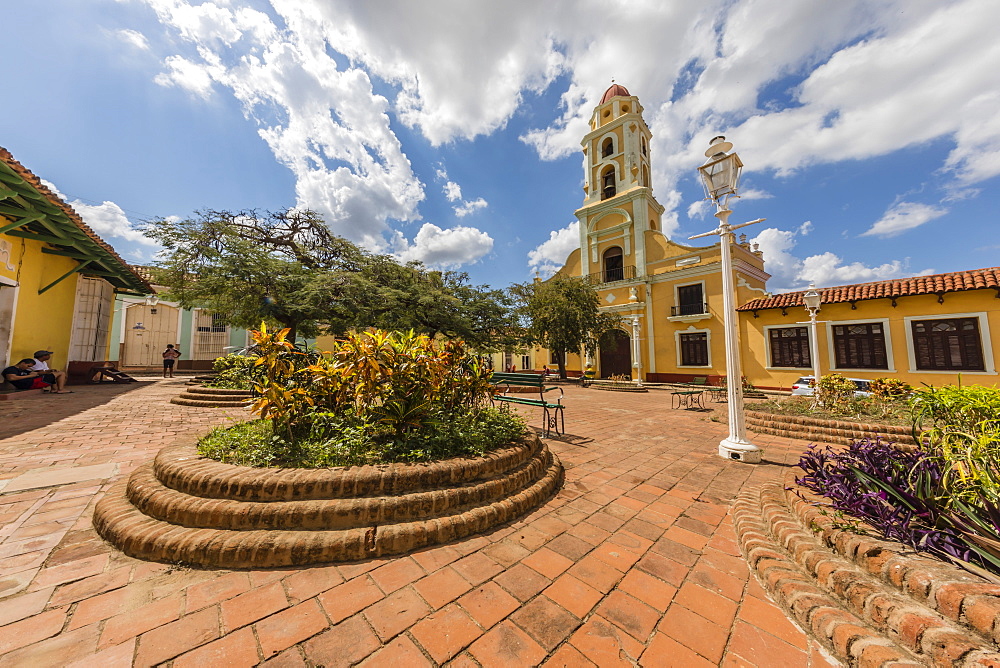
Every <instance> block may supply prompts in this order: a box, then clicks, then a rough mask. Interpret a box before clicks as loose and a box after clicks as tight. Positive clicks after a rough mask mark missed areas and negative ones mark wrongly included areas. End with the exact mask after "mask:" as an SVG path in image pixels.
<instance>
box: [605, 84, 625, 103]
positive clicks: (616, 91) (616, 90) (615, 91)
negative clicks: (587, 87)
mask: <svg viewBox="0 0 1000 668" xmlns="http://www.w3.org/2000/svg"><path fill="white" fill-rule="evenodd" d="M613 97H631V95H630V94H629V92H628V89H626V88H625V86H622V85H621V84H616V83H613V84H611V86H610V87H609V88H608V89H607V90H606V91H604V97H602V98H601V104H604V103H605V102H607V101H608V100H610V99H611V98H613Z"/></svg>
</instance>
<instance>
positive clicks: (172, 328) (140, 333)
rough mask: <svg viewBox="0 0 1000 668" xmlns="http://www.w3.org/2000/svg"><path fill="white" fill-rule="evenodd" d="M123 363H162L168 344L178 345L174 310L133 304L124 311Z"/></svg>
mask: <svg viewBox="0 0 1000 668" xmlns="http://www.w3.org/2000/svg"><path fill="white" fill-rule="evenodd" d="M125 313H126V316H125V327H126V331H125V350H124V351H122V364H123V365H124V366H162V365H163V356H162V353H163V350H164V348H166V347H167V344H168V343H172V344H174V345H175V346H176V345H177V342H178V341H177V309H176V308H174V307H173V306H164V305H163V304H157V305H156V306H146V305H145V304H135V305H134V306H129V307H128V308H127V309H126V310H125Z"/></svg>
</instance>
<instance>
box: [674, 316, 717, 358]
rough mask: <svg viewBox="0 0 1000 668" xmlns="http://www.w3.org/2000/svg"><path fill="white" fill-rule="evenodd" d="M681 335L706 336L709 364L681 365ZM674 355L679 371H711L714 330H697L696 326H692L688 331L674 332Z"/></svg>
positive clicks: (679, 330)
mask: <svg viewBox="0 0 1000 668" xmlns="http://www.w3.org/2000/svg"><path fill="white" fill-rule="evenodd" d="M681 334H706V336H705V346H706V347H707V348H708V364H704V365H702V364H681V361H682V359H683V358H682V356H681ZM674 354H675V356H676V359H677V368H678V369H711V368H713V367H712V330H711V329H708V328H707V327H705V328H702V329H695V327H694V325H691V326H690V327H688V328H687V329H678V330H675V331H674Z"/></svg>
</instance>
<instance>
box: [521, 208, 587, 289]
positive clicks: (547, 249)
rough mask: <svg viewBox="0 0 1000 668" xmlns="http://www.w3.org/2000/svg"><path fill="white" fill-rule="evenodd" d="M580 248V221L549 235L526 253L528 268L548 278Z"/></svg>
mask: <svg viewBox="0 0 1000 668" xmlns="http://www.w3.org/2000/svg"><path fill="white" fill-rule="evenodd" d="M579 247H580V221H578V220H574V221H573V222H572V223H570V224H569V225H567V226H566V227H564V228H562V229H560V230H554V231H552V232H550V233H549V238H548V239H546V240H545V241H543V242H542V243H541V244H539V245H538V246H537V247H536V248H535V249H534V250H532V251H531V252H529V253H528V267H529V268H530V269H531V271H537V272H538V273H539V275H541V276H542V278H548V277H549V276H551V275H552V274H554V273H556V272H557V271H559V269H560V268H561V267H562V266H563V264H564V263H565V262H566V258H568V257H569V254H570V253H572V252H573V251H574V250H576V249H577V248H579Z"/></svg>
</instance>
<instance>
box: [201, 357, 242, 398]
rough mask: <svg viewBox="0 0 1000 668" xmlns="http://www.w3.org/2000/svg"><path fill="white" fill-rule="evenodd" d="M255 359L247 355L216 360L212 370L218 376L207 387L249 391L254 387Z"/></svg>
mask: <svg viewBox="0 0 1000 668" xmlns="http://www.w3.org/2000/svg"><path fill="white" fill-rule="evenodd" d="M253 362H254V358H253V357H248V356H246V355H224V356H222V357H217V358H215V361H214V362H212V370H213V371H215V373H216V376H215V378H213V379H212V380H210V381H209V382H207V383H206V384H205V385H206V386H207V387H220V388H226V389H233V390H249V389H251V388H252V387H253V379H254V365H253Z"/></svg>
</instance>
